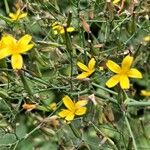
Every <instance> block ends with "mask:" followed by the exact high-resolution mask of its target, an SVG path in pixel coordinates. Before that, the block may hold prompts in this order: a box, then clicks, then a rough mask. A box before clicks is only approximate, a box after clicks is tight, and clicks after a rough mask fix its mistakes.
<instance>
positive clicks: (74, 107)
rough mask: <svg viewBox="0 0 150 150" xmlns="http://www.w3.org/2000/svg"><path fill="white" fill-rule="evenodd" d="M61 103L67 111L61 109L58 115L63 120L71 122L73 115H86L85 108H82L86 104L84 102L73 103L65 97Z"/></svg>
mask: <svg viewBox="0 0 150 150" xmlns="http://www.w3.org/2000/svg"><path fill="white" fill-rule="evenodd" d="M63 103H64V105H65V106H66V107H67V109H62V111H61V112H60V113H59V114H58V115H59V116H60V117H62V118H65V120H67V121H71V120H73V119H74V117H75V115H77V116H81V115H84V114H85V113H86V110H87V108H86V107H84V106H85V105H86V104H87V101H86V100H79V101H78V102H76V103H75V102H73V101H72V100H71V98H70V97H69V96H67V95H66V96H65V97H64V98H63Z"/></svg>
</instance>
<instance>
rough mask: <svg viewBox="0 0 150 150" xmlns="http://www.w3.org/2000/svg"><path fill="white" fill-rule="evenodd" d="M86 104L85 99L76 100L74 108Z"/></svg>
mask: <svg viewBox="0 0 150 150" xmlns="http://www.w3.org/2000/svg"><path fill="white" fill-rule="evenodd" d="M86 104H87V100H79V101H78V102H76V103H75V108H76V109H78V108H81V107H83V106H85V105H86Z"/></svg>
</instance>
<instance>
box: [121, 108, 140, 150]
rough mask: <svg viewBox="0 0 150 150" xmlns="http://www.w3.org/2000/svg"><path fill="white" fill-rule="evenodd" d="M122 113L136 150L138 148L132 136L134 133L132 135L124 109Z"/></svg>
mask: <svg viewBox="0 0 150 150" xmlns="http://www.w3.org/2000/svg"><path fill="white" fill-rule="evenodd" d="M123 115H124V118H125V122H126V125H127V128H128V131H129V133H130V136H131V138H132V142H133V146H134V150H138V149H137V145H136V141H135V138H134V135H133V132H132V129H131V126H130V123H129V120H128V118H127V116H126V113H125V112H124V111H123Z"/></svg>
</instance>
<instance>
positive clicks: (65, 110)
mask: <svg viewBox="0 0 150 150" xmlns="http://www.w3.org/2000/svg"><path fill="white" fill-rule="evenodd" d="M69 113H70V111H69V110H68V109H63V110H62V111H61V112H59V113H58V115H59V116H60V117H61V118H64V117H66V116H67V115H68V114H69Z"/></svg>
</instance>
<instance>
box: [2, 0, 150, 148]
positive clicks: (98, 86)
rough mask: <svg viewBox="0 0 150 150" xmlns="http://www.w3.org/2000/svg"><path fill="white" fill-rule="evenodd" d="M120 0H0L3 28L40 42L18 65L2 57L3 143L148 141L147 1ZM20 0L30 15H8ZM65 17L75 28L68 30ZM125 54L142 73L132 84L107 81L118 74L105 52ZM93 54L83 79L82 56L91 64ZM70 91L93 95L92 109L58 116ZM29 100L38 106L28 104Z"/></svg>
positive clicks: (127, 144) (117, 144) (125, 144)
mask: <svg viewBox="0 0 150 150" xmlns="http://www.w3.org/2000/svg"><path fill="white" fill-rule="evenodd" d="M122 1H123V0H122ZM122 1H121V2H119V3H117V4H115V5H114V4H113V3H112V2H108V1H105V0H13V1H12V0H3V1H1V2H0V35H1V36H2V35H4V34H6V33H7V34H11V35H13V37H16V39H19V38H20V37H22V36H23V35H25V34H29V35H31V36H32V37H33V39H32V41H33V43H34V44H35V46H34V48H33V49H32V50H31V51H30V52H29V53H26V54H25V55H23V58H24V67H23V69H21V70H19V71H16V70H13V69H12V67H11V59H10V58H9V57H8V58H5V59H1V60H0V150H8V149H10V150H32V149H35V150H49V149H51V150H71V149H73V150H74V149H78V150H98V149H99V150H110V149H114V150H132V149H134V150H146V149H150V136H149V135H150V124H149V120H150V113H149V111H150V110H149V108H150V101H149V97H144V96H142V95H141V90H149V89H150V65H149V64H150V43H149V41H144V37H145V36H148V35H149V34H150V25H149V15H150V11H149V1H148V0H144V1H139V0H135V1H134V0H128V1H125V3H124V4H123V7H121V5H122ZM16 7H20V8H21V9H23V11H24V12H27V13H28V16H27V17H26V18H24V19H22V20H18V21H14V22H12V21H11V20H10V18H9V16H8V15H9V13H10V12H15V11H16ZM54 22H60V23H61V24H62V27H63V29H64V30H65V34H58V35H55V34H54V31H53V29H52V24H53V23H54ZM67 23H68V24H70V25H71V26H72V27H74V28H75V31H73V32H71V33H67V32H66V28H67V27H68V26H67ZM88 27H89V29H90V31H89V32H88V31H87V30H86V29H88ZM0 51H1V49H0ZM0 53H1V52H0ZM127 54H131V55H132V56H133V57H134V64H133V66H134V67H135V68H138V70H140V71H141V73H142V74H143V79H141V80H136V79H131V86H130V89H129V90H122V89H121V88H120V86H116V87H114V88H111V89H109V88H107V87H106V86H105V83H106V81H107V80H108V79H109V77H110V76H111V75H112V74H111V73H110V71H108V69H107V67H106V62H107V60H108V59H111V60H114V61H115V62H116V63H118V64H119V65H120V62H121V61H122V59H123V58H124V57H125V56H126V55H127ZM92 57H93V58H95V60H96V66H95V68H96V69H95V72H94V73H93V74H92V75H91V76H90V77H89V78H88V79H83V80H77V79H76V76H77V75H78V74H79V73H80V71H81V70H79V68H78V66H77V62H78V61H80V62H82V63H84V64H86V65H87V64H88V62H89V60H90V59H91V58H92ZM99 67H103V70H100V69H99ZM92 94H94V96H93V95H92ZM64 95H69V96H70V97H71V98H72V99H73V100H77V99H79V100H81V99H86V100H88V105H87V113H86V114H85V115H84V116H83V117H82V116H81V117H76V118H75V119H74V120H73V121H71V123H67V122H65V121H64V120H63V119H61V118H59V117H58V113H59V112H60V111H61V108H64V105H63V104H62V98H63V97H64ZM91 97H92V98H91ZM25 103H27V104H35V105H36V108H35V109H33V110H32V109H27V110H26V109H23V104H25ZM52 103H56V104H57V107H56V109H52V108H51V104H52Z"/></svg>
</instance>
